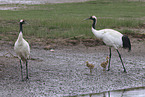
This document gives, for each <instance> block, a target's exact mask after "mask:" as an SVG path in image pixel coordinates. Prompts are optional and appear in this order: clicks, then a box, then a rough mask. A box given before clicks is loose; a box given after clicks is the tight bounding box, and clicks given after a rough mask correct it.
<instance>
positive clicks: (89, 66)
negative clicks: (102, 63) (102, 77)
mask: <svg viewBox="0 0 145 97" xmlns="http://www.w3.org/2000/svg"><path fill="white" fill-rule="evenodd" d="M86 66H87V67H88V68H89V69H90V74H92V69H93V68H94V65H93V64H89V62H88V61H86Z"/></svg>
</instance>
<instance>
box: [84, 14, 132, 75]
mask: <svg viewBox="0 0 145 97" xmlns="http://www.w3.org/2000/svg"><path fill="white" fill-rule="evenodd" d="M85 20H92V21H93V24H92V32H93V34H94V35H95V36H96V37H97V38H99V39H102V40H103V42H104V43H105V44H106V45H107V46H109V51H110V55H109V65H108V71H109V70H110V61H111V47H114V48H115V49H116V51H117V53H118V55H119V57H120V60H121V63H122V66H123V69H124V72H126V69H125V66H124V63H123V61H122V58H121V54H120V53H119V51H118V48H120V47H123V48H128V49H129V51H130V50H131V44H130V39H129V38H128V36H126V35H123V34H121V33H120V32H118V31H116V30H113V29H102V30H96V29H95V25H96V22H97V18H96V17H95V16H91V17H89V18H87V19H85Z"/></svg>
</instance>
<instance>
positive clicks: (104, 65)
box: [101, 56, 109, 71]
mask: <svg viewBox="0 0 145 97" xmlns="http://www.w3.org/2000/svg"><path fill="white" fill-rule="evenodd" d="M108 59H109V57H108V56H107V57H106V62H103V63H101V66H102V67H103V71H105V70H106V66H107V64H108Z"/></svg>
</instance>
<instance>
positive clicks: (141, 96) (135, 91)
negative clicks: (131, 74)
mask: <svg viewBox="0 0 145 97" xmlns="http://www.w3.org/2000/svg"><path fill="white" fill-rule="evenodd" d="M64 97H145V87H137V88H128V89H122V90H114V91H107V92H102V93H93V94H80V95H75V96H64Z"/></svg>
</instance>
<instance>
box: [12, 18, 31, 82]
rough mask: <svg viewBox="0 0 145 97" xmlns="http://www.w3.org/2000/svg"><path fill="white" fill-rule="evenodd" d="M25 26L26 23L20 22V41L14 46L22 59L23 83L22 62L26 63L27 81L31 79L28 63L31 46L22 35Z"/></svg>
mask: <svg viewBox="0 0 145 97" xmlns="http://www.w3.org/2000/svg"><path fill="white" fill-rule="evenodd" d="M23 24H25V21H24V20H20V33H19V36H18V39H17V41H16V42H15V45H14V50H15V52H16V54H17V55H18V57H19V59H20V65H21V77H22V81H23V70H22V69H23V68H22V61H23V62H24V63H26V79H29V78H28V61H27V59H28V58H29V55H30V46H29V44H28V42H27V41H26V40H25V39H24V38H23V33H22V32H23V29H22V25H23Z"/></svg>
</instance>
